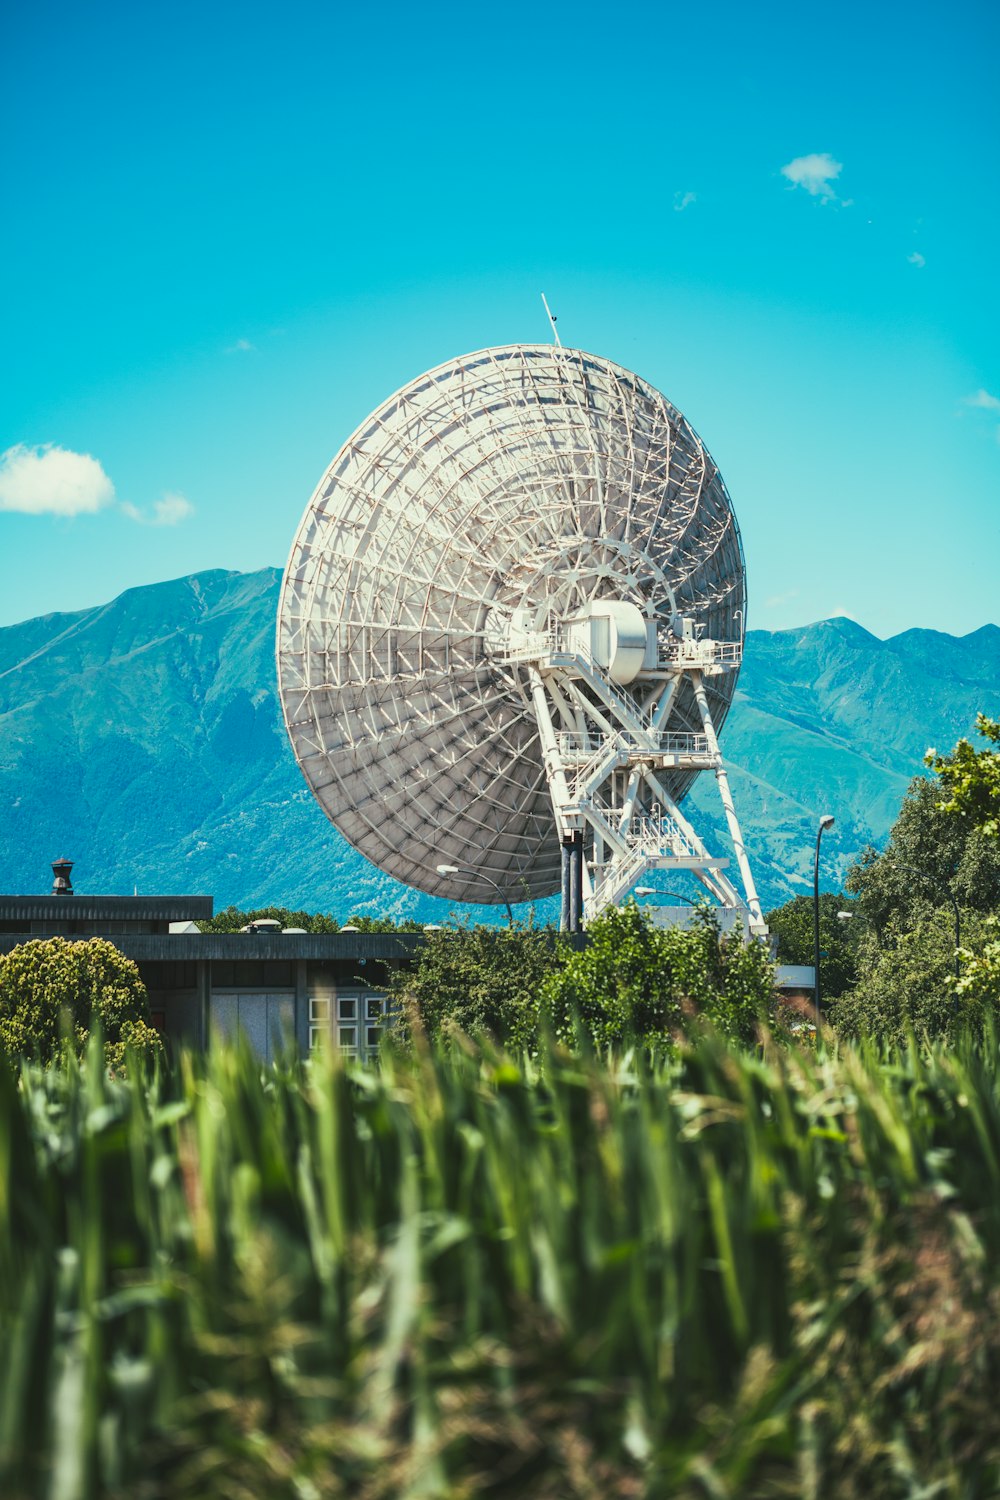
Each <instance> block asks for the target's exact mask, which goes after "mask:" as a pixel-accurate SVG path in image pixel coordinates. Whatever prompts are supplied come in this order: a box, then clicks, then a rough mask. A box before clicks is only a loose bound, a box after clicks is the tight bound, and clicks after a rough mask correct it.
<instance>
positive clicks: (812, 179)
mask: <svg viewBox="0 0 1000 1500" xmlns="http://www.w3.org/2000/svg"><path fill="white" fill-rule="evenodd" d="M843 170H844V164H843V162H839V161H837V160H836V159H835V158H834V157H832V156H831V155H830V153H829V151H814V152H812V153H811V154H810V155H809V156H796V157H795V158H794V160H792V161H790V162H788V163H787V165H786V166H783V167H782V169H781V175H782V177H787V178H788V180H789V182H790V183H791V184H792V185H793V187H801V188H805V190H806V192H807V193H809V194H810V196H811V197H813V198H818V199H819V200H820V202H821V203H841V202H842V200H841V199H839V198H838V197H837V192H836V189H835V188H834V186H833V184H834V183H835V182H836V180H837V178H838V177H839V176H840V174H841V172H842V171H843ZM842 206H843V207H847V204H846V202H844V203H843V204H842Z"/></svg>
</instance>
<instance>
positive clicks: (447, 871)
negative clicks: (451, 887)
mask: <svg viewBox="0 0 1000 1500" xmlns="http://www.w3.org/2000/svg"><path fill="white" fill-rule="evenodd" d="M437 872H438V874H439V875H457V874H458V865H438V867H437Z"/></svg>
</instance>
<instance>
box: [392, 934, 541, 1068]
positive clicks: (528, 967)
mask: <svg viewBox="0 0 1000 1500" xmlns="http://www.w3.org/2000/svg"><path fill="white" fill-rule="evenodd" d="M559 961H560V958H559V949H558V945H557V942H556V939H555V934H554V933H553V932H552V931H551V930H548V929H534V928H531V927H512V928H511V927H499V928H496V927H459V928H448V929H443V930H442V931H440V932H429V933H428V934H427V941H426V944H425V945H424V946H423V947H422V948H421V950H420V953H419V956H418V958H417V962H416V965H415V967H414V968H413V969H412V970H411V971H410V972H408V973H407V972H402V973H399V974H398V975H397V976H396V978H395V979H394V980H393V982H392V985H391V988H390V993H391V996H392V999H393V1001H394V1003H395V1005H396V1007H397V1009H398V1013H399V1021H398V1025H397V1031H398V1032H399V1033H400V1034H403V1033H405V1032H406V1030H407V1029H408V1028H409V1026H410V1025H411V1024H412V1023H413V1022H414V1021H417V1022H418V1023H419V1025H420V1027H421V1029H422V1030H423V1031H424V1032H425V1033H426V1034H427V1036H429V1037H430V1038H432V1039H436V1038H438V1037H440V1036H442V1035H444V1034H446V1033H447V1031H448V1030H449V1027H458V1028H459V1029H460V1030H462V1031H464V1032H465V1033H466V1035H468V1036H473V1037H488V1038H489V1039H490V1040H491V1041H493V1042H497V1043H499V1044H500V1045H502V1046H507V1047H511V1048H514V1049H517V1048H521V1047H533V1046H534V1045H535V1044H536V1042H537V1038H538V1014H539V1004H540V996H541V992H542V986H543V984H544V982H545V980H546V978H547V977H548V976H549V975H550V974H551V973H552V972H553V970H554V969H555V968H556V966H557V964H558V963H559Z"/></svg>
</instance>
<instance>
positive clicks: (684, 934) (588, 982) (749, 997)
mask: <svg viewBox="0 0 1000 1500" xmlns="http://www.w3.org/2000/svg"><path fill="white" fill-rule="evenodd" d="M587 936H588V939H589V941H588V943H587V946H586V947H585V948H583V949H582V950H581V951H580V952H578V953H567V954H564V961H563V963H562V965H561V966H560V967H559V968H558V969H555V970H554V971H553V973H552V974H551V975H550V976H549V978H548V979H547V980H546V983H545V987H544V989H543V992H542V1003H543V1006H544V1008H545V1011H546V1014H547V1016H548V1017H549V1019H550V1021H551V1024H552V1027H553V1030H554V1032H555V1034H556V1036H557V1037H558V1038H559V1040H560V1041H563V1042H566V1043H570V1042H572V1040H573V1038H574V1036H575V1034H576V1031H577V1028H578V1027H582V1029H583V1031H584V1033H585V1034H586V1035H587V1036H589V1037H590V1039H591V1041H592V1042H594V1044H595V1045H597V1046H598V1047H609V1046H619V1045H621V1044H623V1043H628V1042H633V1041H637V1042H640V1043H642V1044H643V1045H646V1046H663V1045H664V1044H665V1043H669V1042H670V1041H671V1039H674V1040H676V1038H677V1037H678V1036H679V1035H680V1034H681V1033H682V1032H683V1031H685V1030H686V1029H688V1028H689V1027H690V1026H691V1024H692V1023H693V1022H694V1021H695V1020H696V1019H705V1020H709V1021H711V1023H712V1024H713V1025H714V1026H715V1027H716V1029H717V1030H718V1031H720V1032H721V1033H722V1034H723V1036H727V1037H731V1038H732V1039H734V1040H739V1041H744V1042H749V1041H752V1040H753V1038H754V1036H755V1035H756V1032H757V1027H758V1023H759V1021H760V1019H761V1017H762V1016H763V1015H765V1014H767V1013H768V1012H769V1011H770V1010H772V1009H773V1004H774V998H775V992H774V969H773V966H772V965H771V962H770V959H769V957H768V954H767V951H766V949H765V948H764V947H763V945H762V944H760V943H755V942H751V943H744V942H743V941H742V939H741V938H739V937H733V938H720V936H719V929H718V926H717V924H716V922H715V920H714V918H713V917H712V914H711V912H710V911H709V910H708V909H705V910H703V911H699V912H698V913H697V914H696V917H695V921H694V923H693V925H692V926H691V927H689V928H687V929H683V928H679V927H665V928H664V927H654V926H653V924H652V921H651V920H650V917H649V915H648V913H646V912H645V911H643V910H642V909H641V908H640V907H638V906H637V905H636V904H635V902H634V901H630V902H629V903H628V904H627V905H625V906H623V907H620V908H615V907H611V908H609V909H608V910H607V911H605V912H604V913H603V914H602V916H601V917H599V918H598V920H597V921H596V922H592V923H591V925H590V927H589V928H588V929H587Z"/></svg>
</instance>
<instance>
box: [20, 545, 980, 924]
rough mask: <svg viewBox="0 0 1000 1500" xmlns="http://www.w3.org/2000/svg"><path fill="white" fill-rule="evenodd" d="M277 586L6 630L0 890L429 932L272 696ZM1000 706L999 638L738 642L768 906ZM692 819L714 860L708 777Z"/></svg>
mask: <svg viewBox="0 0 1000 1500" xmlns="http://www.w3.org/2000/svg"><path fill="white" fill-rule="evenodd" d="M279 583H280V572H279V570H278V569H275V568H265V569H263V570H262V571H260V572H257V573H230V572H225V571H222V570H218V571H212V572H206V573H198V574H195V575H193V576H191V577H188V578H180V579H176V580H173V581H172V582H169V583H162V584H155V585H152V586H149V587H145V588H136V589H129V590H127V591H126V592H125V593H123V594H121V595H120V596H119V597H118V598H117V599H114V600H112V601H111V603H109V604H106V605H103V606H101V607H99V608H95V609H88V610H82V611H79V612H77V613H74V614H51V615H45V616H42V617H40V618H38V619H33V620H28V621H25V622H24V623H23V624H19V625H12V626H8V627H6V628H4V629H0V813H2V826H0V889H5V890H6V891H8V892H11V893H25V894H27V893H30V892H32V891H38V890H45V889H47V882H48V866H49V862H50V861H51V860H52V859H54V858H56V856H58V855H63V854H65V855H66V856H67V857H69V858H73V859H75V861H76V869H75V871H74V884H75V886H76V889H77V890H78V891H81V892H91V893H97V892H104V893H110V894H113V893H120V894H129V893H131V892H132V891H133V890H139V891H140V892H147V893H148V892H154V891H155V892H157V893H160V894H169V893H184V894H188V893H193V892H206V893H211V894H213V895H214V896H215V898H216V905H217V907H219V906H224V905H227V904H229V903H235V904H236V905H239V906H243V907H249V906H262V905H268V904H279V905H286V906H290V907H293V908H299V907H305V908H307V909H311V910H322V911H329V912H332V913H333V914H334V915H336V916H338V917H340V918H341V919H344V918H346V917H347V916H348V915H349V914H350V913H352V912H357V911H364V912H367V913H369V914H372V915H390V916H396V917H399V916H402V915H413V916H417V917H419V918H420V919H422V920H425V921H430V920H441V918H442V916H443V915H444V914H445V913H446V912H447V911H448V909H449V908H448V907H447V906H446V904H445V903H443V902H441V901H438V900H434V899H432V898H430V897H427V896H423V895H421V894H420V893H418V892H416V891H412V890H410V889H408V888H407V887H404V886H401V885H399V884H398V883H397V882H395V881H393V880H391V879H390V878H389V877H388V876H386V875H384V874H382V872H381V871H379V870H377V869H376V868H375V867H374V866H372V865H370V864H369V863H368V862H367V861H366V860H365V859H364V858H363V857H362V856H361V855H359V854H358V853H356V852H355V850H354V849H352V848H351V846H350V845H349V844H347V842H346V841H345V840H344V839H343V838H342V837H341V835H340V834H339V833H338V832H337V830H336V829H335V828H333V827H332V825H331V824H330V823H329V822H328V821H327V820H326V818H325V817H324V815H323V814H322V813H321V812H320V810H319V808H318V806H317V805H316V803H315V802H314V800H313V798H312V795H311V793H310V792H309V791H308V789H307V788H306V786H305V783H304V782H303V780H302V777H301V775H300V773H299V770H298V767H297V766H296V764H295V760H294V757H293V755H292V752H291V749H290V747H289V744H288V741H287V738H286V735H285V731H284V726H283V724H282V719H281V710H280V706H279V703H278V698H277V687H276V681H275V668H274V620H275V612H276V607H277V596H278V588H279ZM998 699H1000V628H998V627H997V626H995V625H985V626H983V627H982V628H981V629H979V630H976V631H973V632H972V633H971V634H970V635H966V636H961V637H956V636H951V635H946V634H942V633H940V632H938V631H933V630H923V629H914V630H907V631H904V632H903V633H902V634H901V635H897V636H894V637H892V638H891V639H889V640H885V641H883V640H879V639H878V638H877V637H875V636H873V635H870V634H869V633H868V632H867V631H866V630H864V629H862V627H861V626H860V625H857V624H855V623H854V622H853V621H851V620H847V619H844V618H838V619H834V620H822V621H820V622H819V623H817V624H814V625H808V626H805V627H804V628H802V629H800V630H783V631H774V632H768V631H762V630H756V631H750V632H749V633H748V635H747V639H746V648H745V653H744V664H743V669H742V671H741V673H740V678H739V684H738V687H737V692H736V697H735V700H734V703H733V707H732V710H731V712H730V715H729V718H728V720H727V721H726V725H725V728H724V730H723V732H722V735H721V741H722V749H723V753H724V755H725V757H726V761H727V764H728V766H729V770H730V776H731V780H732V785H733V793H734V797H735V799H736V803H737V808H738V810H739V813H740V818H741V821H742V824H743V830H744V836H745V839H746V842H747V846H748V848H749V850H750V852H751V858H752V860H753V863H754V868H755V873H756V876H757V880H758V884H759V886H760V888H761V895H762V898H763V901H764V905H765V909H766V908H767V907H769V906H774V905H777V904H779V903H780V902H782V901H784V900H787V899H788V897H789V896H791V895H795V894H798V893H801V892H803V891H805V890H807V889H809V888H810V883H811V871H812V853H813V845H814V841H815V836H816V826H817V820H818V818H819V817H820V815H822V814H824V813H832V814H833V815H834V817H835V818H836V823H835V825H834V827H833V829H832V830H831V831H830V833H829V834H827V835H825V836H824V840H823V866H822V872H823V884H824V886H826V887H833V888H839V885H840V883H841V881H842V879H843V875H844V872H845V870H846V868H847V866H848V865H849V863H850V861H851V860H852V859H853V858H854V857H855V856H856V854H857V852H858V850H859V849H861V848H862V846H863V845H865V844H867V843H874V844H876V845H879V844H881V843H882V842H883V841H884V839H885V837H886V835H887V833H888V830H889V828H890V826H891V825H892V822H893V820H894V818H895V817H896V814H897V812H898V810H899V804H900V801H901V799H902V797H903V794H904V792H905V791H906V788H907V785H908V784H909V781H910V779H911V778H912V777H913V776H915V775H917V774H919V773H920V772H921V770H922V768H923V766H922V761H923V755H924V752H925V750H926V749H927V747H928V746H929V745H936V746H937V748H938V749H946V748H950V747H951V746H952V745H953V744H954V742H955V741H956V739H958V738H959V736H961V735H969V734H970V733H971V731H972V729H973V725H974V720H975V715H976V712H977V711H978V710H983V711H985V712H991V713H993V714H996V712H997V704H998ZM685 807H686V810H687V811H688V813H689V816H690V815H691V810H692V808H696V809H697V810H698V817H697V818H696V820H695V821H696V823H697V825H698V827H699V829H700V830H701V831H702V833H703V835H704V837H705V838H706V842H707V843H708V844H709V847H710V848H712V849H713V850H714V851H716V852H719V853H722V854H726V853H728V852H729V847H728V841H727V839H726V837H725V834H724V831H723V820H722V817H721V810H720V809H719V807H718V803H717V800H716V796H715V788H714V779H713V778H712V777H710V776H708V775H703V776H701V777H700V778H699V779H698V781H697V782H696V784H695V786H694V788H693V790H692V792H691V793H690V795H689V797H688V799H687V802H686V804H685ZM550 908H551V903H545V904H544V907H543V910H544V914H546V915H548V914H550ZM475 914H476V915H490V916H491V917H493V918H495V915H496V909H495V908H490V909H481V910H478V911H477V912H476V913H475Z"/></svg>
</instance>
